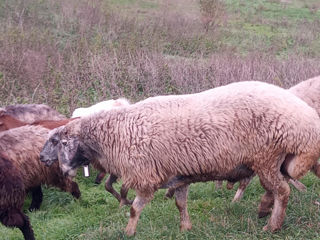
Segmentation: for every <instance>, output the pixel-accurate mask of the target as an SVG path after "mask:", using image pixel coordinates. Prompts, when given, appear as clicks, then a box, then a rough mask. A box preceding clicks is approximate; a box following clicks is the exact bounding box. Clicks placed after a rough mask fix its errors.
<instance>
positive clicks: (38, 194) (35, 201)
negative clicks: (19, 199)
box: [29, 185, 43, 212]
mask: <svg viewBox="0 0 320 240" xmlns="http://www.w3.org/2000/svg"><path fill="white" fill-rule="evenodd" d="M30 192H31V195H32V201H31V205H30V207H29V211H30V212H32V211H34V210H38V209H39V208H40V205H41V203H42V198H43V194H42V189H41V185H40V186H37V187H34V188H31V189H30Z"/></svg>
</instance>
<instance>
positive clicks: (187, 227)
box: [180, 222, 192, 232]
mask: <svg viewBox="0 0 320 240" xmlns="http://www.w3.org/2000/svg"><path fill="white" fill-rule="evenodd" d="M191 228H192V224H191V222H186V223H182V224H181V225H180V231H181V232H184V231H188V230H190V229H191Z"/></svg>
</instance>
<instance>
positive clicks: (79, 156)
mask: <svg viewBox="0 0 320 240" xmlns="http://www.w3.org/2000/svg"><path fill="white" fill-rule="evenodd" d="M89 152H90V151H89V150H88V149H87V148H86V147H85V145H84V144H83V143H82V141H81V140H80V139H79V137H78V136H63V137H61V139H60V144H59V151H58V154H59V157H58V158H59V164H60V167H61V169H62V172H63V173H64V174H65V175H69V176H71V177H74V176H75V175H76V172H77V168H78V167H80V166H83V165H88V164H89V162H90V157H88V156H89Z"/></svg>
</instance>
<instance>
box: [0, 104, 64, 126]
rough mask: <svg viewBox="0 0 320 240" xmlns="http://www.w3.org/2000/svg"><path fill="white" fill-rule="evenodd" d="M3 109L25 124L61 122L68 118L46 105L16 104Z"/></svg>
mask: <svg viewBox="0 0 320 240" xmlns="http://www.w3.org/2000/svg"><path fill="white" fill-rule="evenodd" d="M3 109H4V110H5V112H6V113H7V114H9V115H11V116H12V117H14V118H16V119H18V120H20V121H22V122H25V123H33V122H35V121H38V120H61V119H65V118H66V117H65V116H63V115H62V114H60V113H59V112H57V111H56V110H54V109H52V108H51V107H49V106H48V105H45V104H16V105H9V106H6V107H4V108H2V110H3ZM0 110H1V109H0Z"/></svg>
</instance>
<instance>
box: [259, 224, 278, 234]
mask: <svg viewBox="0 0 320 240" xmlns="http://www.w3.org/2000/svg"><path fill="white" fill-rule="evenodd" d="M280 229H281V226H280V227H279V226H274V227H272V226H269V224H267V225H266V226H264V227H263V228H262V230H263V231H269V230H270V231H271V232H272V233H274V232H276V231H279V230H280Z"/></svg>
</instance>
